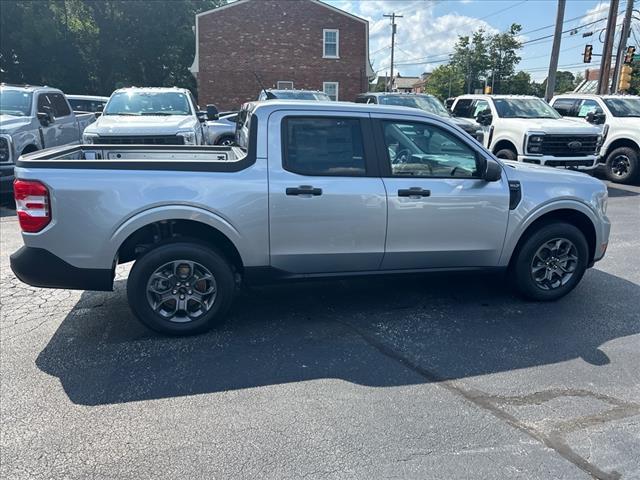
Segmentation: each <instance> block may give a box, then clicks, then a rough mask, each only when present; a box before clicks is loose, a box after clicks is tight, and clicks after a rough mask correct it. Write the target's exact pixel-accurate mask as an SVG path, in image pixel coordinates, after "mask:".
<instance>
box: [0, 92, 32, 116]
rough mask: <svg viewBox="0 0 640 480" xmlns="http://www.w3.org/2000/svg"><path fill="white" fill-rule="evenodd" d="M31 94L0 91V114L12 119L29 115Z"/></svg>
mask: <svg viewBox="0 0 640 480" xmlns="http://www.w3.org/2000/svg"><path fill="white" fill-rule="evenodd" d="M32 96H33V94H32V93H31V92H25V91H22V90H10V89H5V88H3V89H0V114H2V115H13V116H14V117H28V116H29V115H31V98H32Z"/></svg>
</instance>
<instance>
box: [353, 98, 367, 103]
mask: <svg viewBox="0 0 640 480" xmlns="http://www.w3.org/2000/svg"><path fill="white" fill-rule="evenodd" d="M355 103H369V101H368V100H367V97H356V102H355Z"/></svg>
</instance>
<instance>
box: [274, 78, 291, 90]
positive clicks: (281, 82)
mask: <svg viewBox="0 0 640 480" xmlns="http://www.w3.org/2000/svg"><path fill="white" fill-rule="evenodd" d="M283 83H286V84H288V85H291V87H282V86H281V84H283ZM276 87H277V88H278V90H293V82H292V81H291V80H278V81H277V82H276Z"/></svg>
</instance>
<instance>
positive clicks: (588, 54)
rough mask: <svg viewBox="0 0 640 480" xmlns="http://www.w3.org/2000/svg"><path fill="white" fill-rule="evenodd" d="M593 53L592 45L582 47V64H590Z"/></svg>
mask: <svg viewBox="0 0 640 480" xmlns="http://www.w3.org/2000/svg"><path fill="white" fill-rule="evenodd" d="M592 53H593V45H585V46H584V54H583V55H582V61H583V62H584V63H591V54H592Z"/></svg>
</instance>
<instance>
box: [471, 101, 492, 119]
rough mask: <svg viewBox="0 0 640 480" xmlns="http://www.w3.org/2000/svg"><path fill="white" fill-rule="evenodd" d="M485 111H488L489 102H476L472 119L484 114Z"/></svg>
mask: <svg viewBox="0 0 640 480" xmlns="http://www.w3.org/2000/svg"><path fill="white" fill-rule="evenodd" d="M485 110H490V108H489V102H487V101H486V100H477V101H476V104H475V106H474V109H473V115H471V116H472V117H473V118H476V117H477V116H478V114H479V113H480V112H484V111H485Z"/></svg>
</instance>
